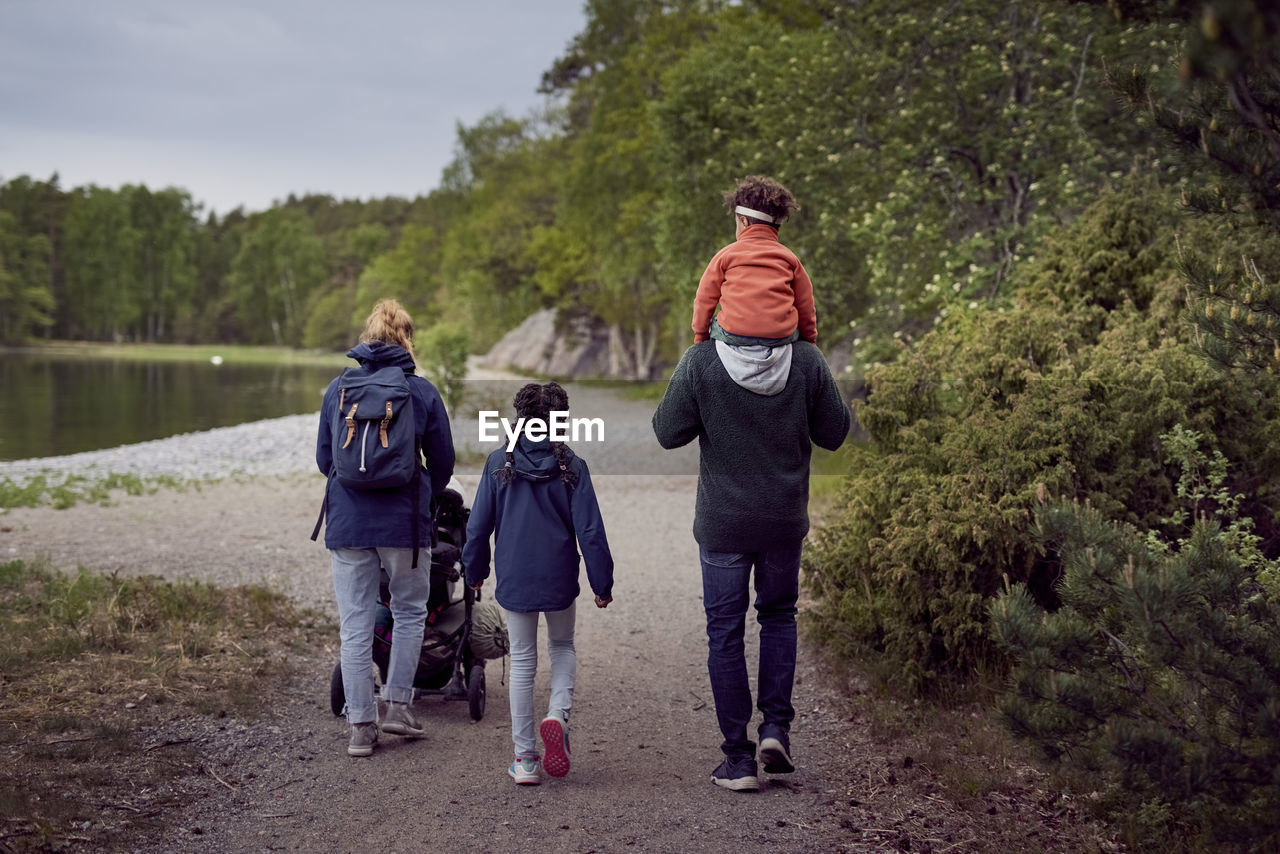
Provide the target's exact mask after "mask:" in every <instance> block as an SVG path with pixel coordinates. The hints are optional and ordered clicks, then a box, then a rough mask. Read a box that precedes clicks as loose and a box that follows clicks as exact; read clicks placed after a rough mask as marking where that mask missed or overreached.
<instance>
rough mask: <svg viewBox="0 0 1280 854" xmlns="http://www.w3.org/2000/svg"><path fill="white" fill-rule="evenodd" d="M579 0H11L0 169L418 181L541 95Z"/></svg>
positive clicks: (237, 193)
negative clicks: (496, 120) (459, 138)
mask: <svg viewBox="0 0 1280 854" xmlns="http://www.w3.org/2000/svg"><path fill="white" fill-rule="evenodd" d="M582 5H583V0H453V1H452V2H446V0H418V1H417V2H414V0H363V2H361V0H355V2H351V0H348V2H337V0H248V2H245V0H0V181H8V180H9V179H11V178H14V177H16V176H18V175H24V174H25V175H30V176H31V177H33V178H37V179H41V180H43V179H46V178H48V177H49V176H50V175H52V174H53V173H54V172H55V171H56V172H58V173H59V175H60V177H61V181H62V186H63V188H64V189H66V188H70V187H74V186H80V185H85V184H91V183H92V184H98V185H100V186H106V187H118V186H120V185H121V184H125V183H135V184H136V183H142V184H146V185H147V186H148V187H151V188H152V189H158V188H161V187H165V186H178V187H182V188H184V189H186V190H188V191H190V193H191V195H192V197H193V198H194V199H195V201H196V202H200V203H203V204H204V205H205V208H206V210H209V209H212V210H215V211H217V212H218V213H219V214H223V213H226V212H227V211H229V210H231V209H233V208H235V207H236V206H238V205H244V206H245V208H246V209H248V210H262V209H264V208H267V207H269V206H270V205H271V204H272V202H273V201H275V200H279V199H283V198H284V197H286V196H287V195H288V194H289V193H291V192H293V193H297V194H299V195H301V194H304V193H307V192H318V193H329V194H332V195H334V196H336V197H339V198H361V199H368V198H371V197H381V196H389V195H399V196H407V197H413V196H415V195H418V194H422V193H426V192H429V191H430V190H432V189H433V188H435V187H436V186H438V185H439V182H440V172H441V170H442V169H443V168H444V167H445V166H446V165H447V164H448V162H449V161H450V160H451V159H452V156H453V147H454V141H455V138H456V127H457V124H458V123H459V122H461V123H463V124H464V125H471V124H474V123H475V122H476V121H477V120H479V119H480V118H481V117H482V116H484V115H485V114H486V113H489V112H492V111H495V110H498V109H503V110H505V111H506V112H507V113H508V114H510V115H516V116H524V115H526V114H527V113H528V112H529V111H530V110H532V109H534V108H536V107H538V106H539V105H541V104H542V102H543V98H542V96H540V95H538V94H537V91H536V90H537V86H538V82H539V79H540V78H541V75H542V72H543V71H545V70H546V69H547V68H549V67H550V65H551V63H552V62H553V61H554V60H555V59H556V58H557V57H558V56H560V55H562V54H563V53H564V51H565V47H566V46H567V45H568V43H569V41H570V40H571V39H572V38H573V36H574V35H576V34H577V33H578V32H579V31H580V30H581V29H582V27H583V25H584V23H585V18H584V15H583V11H582Z"/></svg>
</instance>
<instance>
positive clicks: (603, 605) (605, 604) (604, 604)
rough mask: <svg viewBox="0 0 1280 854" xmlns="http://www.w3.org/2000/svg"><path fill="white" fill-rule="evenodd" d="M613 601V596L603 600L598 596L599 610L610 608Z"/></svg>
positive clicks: (597, 605)
mask: <svg viewBox="0 0 1280 854" xmlns="http://www.w3.org/2000/svg"><path fill="white" fill-rule="evenodd" d="M612 601H613V597H612V596H610V597H609V598H608V599H601V598H600V597H599V596H597V597H596V607H597V608H608V607H609V603H610V602H612Z"/></svg>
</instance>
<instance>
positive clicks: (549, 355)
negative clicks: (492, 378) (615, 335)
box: [483, 308, 609, 379]
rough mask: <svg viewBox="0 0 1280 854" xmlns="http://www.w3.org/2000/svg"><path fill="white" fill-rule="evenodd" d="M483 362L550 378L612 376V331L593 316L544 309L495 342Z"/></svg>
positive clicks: (492, 366)
mask: <svg viewBox="0 0 1280 854" xmlns="http://www.w3.org/2000/svg"><path fill="white" fill-rule="evenodd" d="M483 364H484V365H485V366H486V367H489V368H494V369H498V370H511V371H518V372H521V373H529V374H537V375H540V376H549V377H564V378H572V379H589V378H596V377H605V376H608V375H609V330H608V328H607V327H605V326H604V325H603V324H601V323H600V322H599V321H596V320H593V319H592V318H589V317H584V316H581V315H579V316H567V315H564V314H561V313H559V312H557V311H556V310H555V309H553V308H544V309H543V310H541V311H539V312H537V313H536V314H531V315H529V316H528V317H527V318H525V319H524V322H523V323H521V324H520V325H519V326H517V327H516V328H515V329H513V330H511V331H510V332H508V333H507V334H506V335H504V336H503V337H502V340H500V341H499V342H498V343H497V344H494V345H493V348H492V349H491V350H489V352H488V353H487V354H486V355H485V356H484V358H483Z"/></svg>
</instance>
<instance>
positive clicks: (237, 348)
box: [26, 341, 351, 369]
mask: <svg viewBox="0 0 1280 854" xmlns="http://www.w3.org/2000/svg"><path fill="white" fill-rule="evenodd" d="M26 349H29V350H38V351H39V352H41V353H45V354H50V355H59V356H77V357H83V358H94V359H134V360H138V361H144V362H208V361H209V360H210V359H212V358H213V357H214V356H218V357H221V359H222V361H223V363H224V364H229V365H230V364H236V365H321V366H332V367H335V368H338V369H341V368H344V367H348V366H349V365H350V364H351V360H350V359H348V358H347V357H346V355H345V354H343V353H329V352H324V351H320V350H294V349H292V348H289V347H251V346H247V345H239V344H103V343H95V342H90V341H53V342H50V343H47V344H40V345H39V346H36V347H29V348H26Z"/></svg>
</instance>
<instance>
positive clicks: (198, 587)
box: [0, 561, 336, 851]
mask: <svg viewBox="0 0 1280 854" xmlns="http://www.w3.org/2000/svg"><path fill="white" fill-rule="evenodd" d="M335 635H336V628H335V627H334V626H332V625H331V624H330V622H329V621H328V620H327V619H324V618H322V617H320V616H319V615H317V614H315V613H314V612H310V611H303V610H301V609H299V608H298V607H296V606H295V605H294V604H293V603H292V601H291V600H289V599H287V598H286V597H285V596H284V595H283V594H281V593H278V592H275V591H272V590H270V589H267V588H265V587H261V586H257V585H249V586H243V587H218V586H215V585H211V584H205V583H202V582H190V581H166V580H164V579H160V578H156V577H152V576H148V577H132V576H121V575H116V574H112V575H104V574H101V573H95V572H91V571H88V570H85V569H81V570H80V571H79V572H77V573H75V574H66V573H60V572H56V571H54V570H52V569H50V568H49V567H48V566H47V565H46V564H42V563H27V562H24V561H11V562H8V563H0V710H3V711H0V722H2V723H3V726H0V745H3V747H4V753H5V762H4V763H3V764H2V765H0V814H3V815H5V816H7V817H8V818H7V819H6V824H5V825H4V827H3V828H0V834H3V836H0V849H3V850H5V851H8V850H10V847H9V846H15V848H16V850H41V851H44V850H132V846H131V845H130V844H128V843H129V842H131V841H133V840H134V839H141V838H143V837H145V836H146V835H147V834H149V833H152V832H154V831H155V830H157V829H158V828H159V827H161V826H162V825H163V822H164V821H165V818H164V816H165V814H166V809H165V807H166V804H167V802H168V800H167V799H169V798H171V797H172V794H171V792H172V787H171V786H169V785H168V781H169V780H170V779H172V778H174V777H177V776H181V775H183V774H186V773H192V772H191V771H190V769H191V768H198V767H199V766H200V765H201V764H202V763H203V762H205V761H206V759H205V758H204V757H202V756H200V755H199V754H198V752H197V751H196V749H195V748H193V747H184V746H182V744H181V743H177V744H176V746H175V747H173V748H170V749H166V750H165V751H164V757H163V760H158V756H157V754H152V753H148V750H147V748H146V745H144V743H143V742H144V739H146V738H147V737H148V733H149V732H152V731H153V730H154V729H155V727H156V726H162V725H163V724H164V723H165V722H166V721H171V720H175V719H179V718H183V719H186V718H190V717H191V715H192V714H193V713H194V714H203V715H210V716H213V717H216V718H221V717H225V716H227V715H234V716H236V717H239V718H242V719H252V718H254V717H256V716H257V714H259V713H260V711H261V710H262V709H263V708H266V707H267V704H268V702H269V695H270V693H271V692H272V691H274V690H279V685H280V683H281V681H282V680H284V679H286V678H287V677H288V675H289V673H290V672H291V669H292V668H293V667H294V666H295V665H294V663H293V662H294V661H295V660H296V659H294V658H293V651H295V650H314V649H316V648H317V647H319V646H320V645H321V644H322V643H323V641H324V639H326V638H332V637H333V636H335ZM103 801H107V802H112V803H122V804H125V805H128V808H129V809H130V810H131V811H130V812H129V814H128V818H129V820H128V821H125V822H120V821H115V822H112V821H110V820H104V818H103V816H102V814H101V809H100V807H98V806H96V804H100V803H101V802H103ZM146 816H154V817H155V818H154V819H147V818H145V817H146ZM76 843H83V845H80V844H76Z"/></svg>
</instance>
